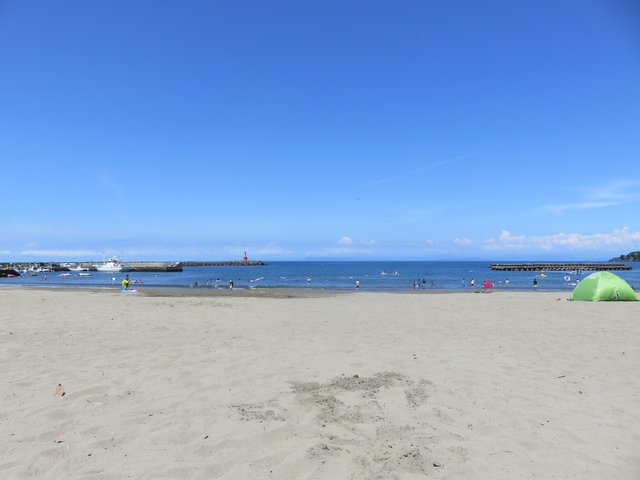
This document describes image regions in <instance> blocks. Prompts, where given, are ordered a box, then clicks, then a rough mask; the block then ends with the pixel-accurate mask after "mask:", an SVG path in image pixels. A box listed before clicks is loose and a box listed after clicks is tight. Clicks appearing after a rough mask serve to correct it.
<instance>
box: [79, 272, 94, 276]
mask: <svg viewBox="0 0 640 480" xmlns="http://www.w3.org/2000/svg"><path fill="white" fill-rule="evenodd" d="M78 276H79V277H90V276H91V274H90V273H87V272H80V273H79V274H78Z"/></svg>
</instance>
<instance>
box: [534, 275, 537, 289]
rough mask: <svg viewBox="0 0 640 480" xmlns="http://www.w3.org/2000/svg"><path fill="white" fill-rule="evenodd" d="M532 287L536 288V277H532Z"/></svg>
mask: <svg viewBox="0 0 640 480" xmlns="http://www.w3.org/2000/svg"><path fill="white" fill-rule="evenodd" d="M533 288H538V279H537V278H536V277H533Z"/></svg>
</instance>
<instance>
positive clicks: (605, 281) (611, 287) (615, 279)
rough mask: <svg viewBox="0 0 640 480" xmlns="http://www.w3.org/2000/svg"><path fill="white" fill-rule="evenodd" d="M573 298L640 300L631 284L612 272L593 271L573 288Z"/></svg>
mask: <svg viewBox="0 0 640 480" xmlns="http://www.w3.org/2000/svg"><path fill="white" fill-rule="evenodd" d="M571 300H585V301H588V302H599V301H602V300H638V297H636V292H634V291H633V288H631V285H629V284H628V283H627V282H625V281H624V280H623V279H622V278H620V277H619V276H617V275H614V274H613V273H611V272H596V273H592V274H591V275H589V276H588V277H586V278H585V279H584V280H582V281H581V282H580V283H579V284H578V286H577V287H576V288H575V289H574V290H573V294H572V295H571Z"/></svg>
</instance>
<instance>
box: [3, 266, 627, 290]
mask: <svg viewBox="0 0 640 480" xmlns="http://www.w3.org/2000/svg"><path fill="white" fill-rule="evenodd" d="M491 263H496V262H489V261H347V262H345V261H313V262H309V261H305V262H269V263H268V264H266V265H263V266H238V267H230V266H225V267H185V268H184V271H182V272H166V273H164V272H162V273H147V272H143V273H135V272H130V273H128V275H129V277H130V279H131V283H132V287H133V288H136V287H137V286H138V287H143V286H144V287H145V288H147V287H156V288H166V287H184V288H197V289H228V288H229V286H230V283H231V282H233V287H234V288H245V289H247V288H301V289H309V288H316V289H326V290H355V289H356V286H358V288H359V290H362V291H410V290H470V289H481V288H482V285H483V283H484V281H485V280H491V281H492V282H493V285H494V289H496V290H533V281H534V279H536V281H537V285H538V286H537V288H536V289H537V290H553V291H557V290H561V291H562V290H566V291H572V290H573V289H574V288H575V286H576V284H577V283H578V282H579V281H580V280H582V279H583V278H584V277H586V276H587V275H589V274H591V273H593V272H591V271H583V272H575V271H567V272H564V271H546V272H517V271H512V272H502V271H493V270H491V269H490V268H489V266H490V264H491ZM500 263H537V262H535V261H514V262H500ZM559 263H562V262H559ZM626 264H627V265H629V266H631V267H632V270H623V271H615V272H614V273H615V274H616V275H619V276H620V277H622V278H623V279H625V280H626V281H627V282H628V283H629V284H630V285H631V286H633V287H634V288H635V289H639V288H640V268H638V267H640V263H634V262H627V263H626ZM87 273H90V274H91V275H90V276H80V275H78V272H40V273H38V274H36V275H33V274H29V273H26V274H24V275H22V276H20V277H14V278H0V286H16V285H23V286H55V287H70V288H83V287H84V288H96V287H98V288H118V289H119V288H120V283H121V282H122V279H123V278H124V276H125V273H113V272H87ZM472 280H473V282H474V283H475V285H472Z"/></svg>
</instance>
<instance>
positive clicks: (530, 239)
mask: <svg viewBox="0 0 640 480" xmlns="http://www.w3.org/2000/svg"><path fill="white" fill-rule="evenodd" d="M481 248H482V249H483V250H486V251H489V252H506V251H512V252H538V251H541V252H559V253H561V252H563V251H571V252H572V251H585V252H588V251H598V250H605V251H609V250H611V249H612V248H617V249H627V250H633V249H640V231H636V232H633V231H631V230H630V229H629V228H628V227H624V228H621V229H614V230H613V231H612V232H609V233H592V234H580V233H555V234H552V235H538V236H535V235H534V236H526V235H513V234H512V233H511V232H509V231H507V230H503V231H501V232H500V235H498V237H496V238H492V239H489V240H487V241H486V242H483V244H482V245H481ZM621 253H622V252H621Z"/></svg>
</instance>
